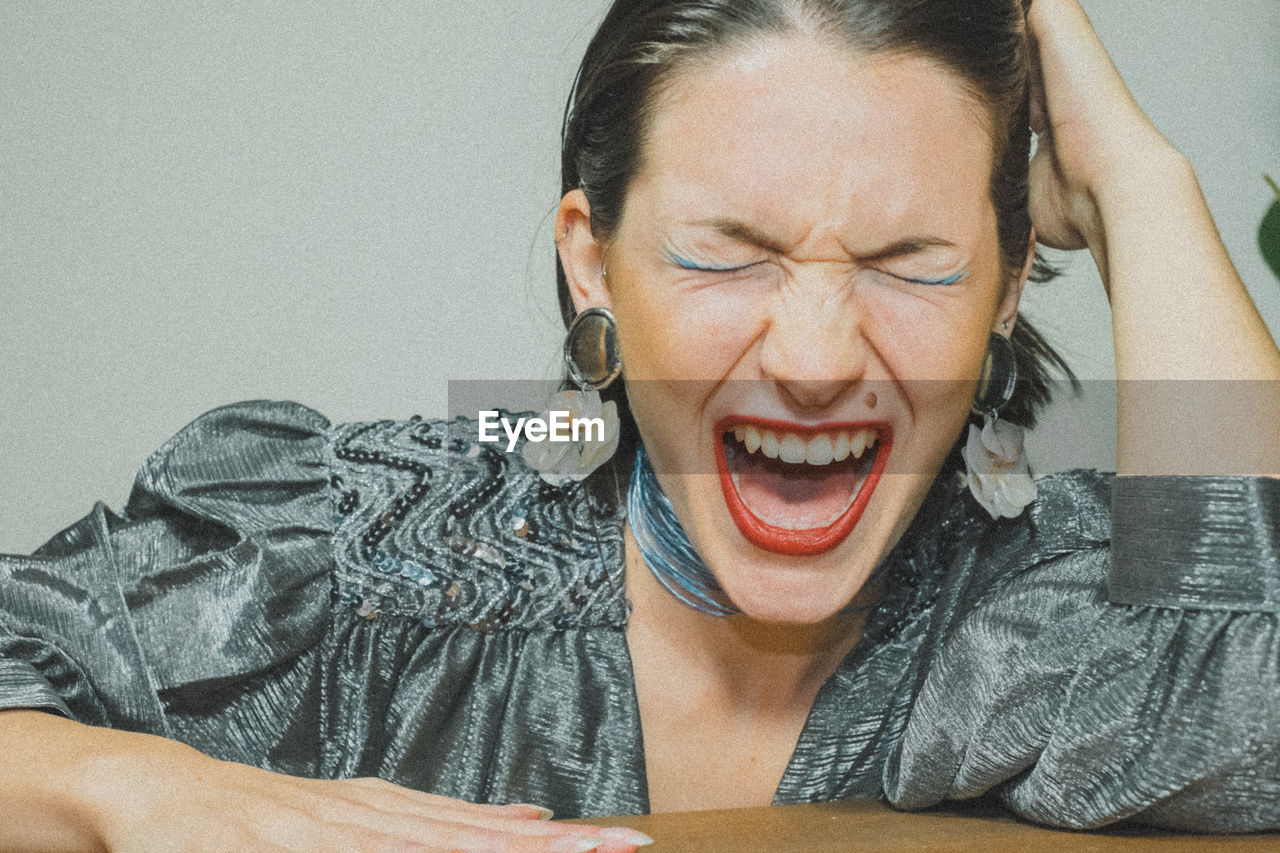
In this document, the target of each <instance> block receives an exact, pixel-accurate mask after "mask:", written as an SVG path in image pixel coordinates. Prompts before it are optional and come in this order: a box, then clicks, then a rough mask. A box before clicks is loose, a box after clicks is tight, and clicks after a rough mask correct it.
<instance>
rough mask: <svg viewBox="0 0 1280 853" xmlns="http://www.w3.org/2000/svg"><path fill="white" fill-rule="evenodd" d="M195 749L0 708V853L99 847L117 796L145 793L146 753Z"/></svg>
mask: <svg viewBox="0 0 1280 853" xmlns="http://www.w3.org/2000/svg"><path fill="white" fill-rule="evenodd" d="M187 752H189V753H191V757H193V758H194V757H198V755H199V754H198V753H196V752H195V751H194V750H191V749H190V748H189V747H187V746H184V745H183V744H179V743H177V742H174V741H167V740H165V739H163V738H159V737H155V736H152V735H144V734H135V733H132V732H123V731H116V730H112V729H104V728H97V727H93V726H86V725H83V724H81V723H76V722H73V721H71V720H68V719H65V718H63V717H59V716H56V715H54V714H49V713H45V712H43V711H28V710H8V711H0V851H3V853H8V852H9V851H14V853H19V851H20V853H41V851H46V850H47V851H59V852H60V853H65V851H81V850H84V851H99V850H105V849H106V847H105V845H104V843H103V842H102V839H101V832H100V830H101V825H100V822H101V819H102V817H103V814H104V806H105V805H106V803H107V802H109V800H110V798H111V797H112V796H117V797H125V796H129V797H133V798H135V799H137V798H140V797H143V796H145V795H146V786H145V785H142V786H140V785H139V784H138V783H139V781H141V778H142V776H143V775H144V774H141V773H135V774H129V773H126V772H124V771H125V770H126V768H130V767H135V766H136V767H138V768H141V767H142V766H143V763H144V762H146V761H147V760H148V757H149V756H150V757H153V758H161V757H164V758H165V760H172V759H173V758H174V757H175V756H176V755H177V754H178V753H187Z"/></svg>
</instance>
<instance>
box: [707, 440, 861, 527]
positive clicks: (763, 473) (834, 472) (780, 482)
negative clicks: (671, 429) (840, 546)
mask: <svg viewBox="0 0 1280 853" xmlns="http://www.w3.org/2000/svg"><path fill="white" fill-rule="evenodd" d="M726 450H727V451H729V450H730V448H726ZM731 453H732V456H731V457H730V458H729V459H728V460H727V461H728V462H729V466H730V470H731V471H733V472H734V473H736V474H737V486H738V495H739V497H741V498H742V502H743V503H744V504H746V505H747V509H749V510H751V512H752V514H753V515H755V516H756V517H757V518H759V519H760V520H761V521H764V522H766V523H768V524H772V525H775V526H778V527H787V528H790V529H793V530H802V529H806V528H811V527H824V526H826V525H827V524H830V523H831V522H832V521H834V520H835V519H836V518H837V517H839V515H840V513H842V512H844V510H845V509H846V508H847V507H848V506H849V504H850V503H851V502H852V500H853V495H854V490H855V489H856V487H857V485H858V465H857V460H855V459H853V457H850V458H849V459H847V460H845V461H844V462H833V463H831V464H829V465H821V466H817V465H806V464H800V465H792V464H790V463H787V462H783V461H781V460H778V459H770V458H769V457H767V456H765V455H764V454H763V453H744V452H742V451H740V450H739V449H738V448H736V447H734V448H732V449H731Z"/></svg>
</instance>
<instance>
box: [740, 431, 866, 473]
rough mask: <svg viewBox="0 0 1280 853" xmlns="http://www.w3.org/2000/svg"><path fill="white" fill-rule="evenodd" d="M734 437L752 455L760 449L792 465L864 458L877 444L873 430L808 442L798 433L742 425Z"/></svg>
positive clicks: (821, 436) (825, 434) (820, 436)
mask: <svg viewBox="0 0 1280 853" xmlns="http://www.w3.org/2000/svg"><path fill="white" fill-rule="evenodd" d="M733 435H734V438H736V439H737V440H738V441H739V442H740V443H741V444H742V445H743V446H744V447H746V449H747V452H748V453H755V452H756V451H757V450H759V451H762V452H763V453H764V455H765V456H768V457H769V458H770V459H781V460H782V461H783V462H789V463H791V464H792V465H799V464H800V463H802V462H807V463H808V464H810V465H826V464H828V463H829V462H841V461H843V460H845V459H848V458H849V457H850V456H853V457H854V458H855V459H860V458H861V457H862V454H863V452H864V451H866V449H867V448H868V447H874V446H875V443H876V431H875V430H874V429H870V428H867V429H856V430H840V431H837V432H822V433H818V434H817V435H814V436H811V437H809V438H808V439H806V438H803V437H801V436H800V435H797V434H796V433H794V432H781V433H779V432H774V431H773V430H770V429H762V428H760V427H757V426H753V425H751V424H738V425H737V426H736V427H734V428H733Z"/></svg>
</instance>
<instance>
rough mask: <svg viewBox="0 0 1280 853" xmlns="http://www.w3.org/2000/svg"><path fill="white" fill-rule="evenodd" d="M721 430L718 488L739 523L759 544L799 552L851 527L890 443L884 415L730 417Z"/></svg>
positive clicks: (839, 537) (816, 548) (834, 539)
mask: <svg viewBox="0 0 1280 853" xmlns="http://www.w3.org/2000/svg"><path fill="white" fill-rule="evenodd" d="M716 430H717V432H718V433H719V435H720V441H719V442H717V444H716V465H717V466H718V468H719V472H720V488H721V490H722V491H723V492H724V499H725V504H726V505H727V506H728V508H729V515H730V516H731V517H732V518H733V520H734V523H735V524H737V525H738V529H739V530H740V531H741V532H742V535H743V536H744V537H745V538H746V539H747V541H749V542H751V543H752V544H753V545H755V546H756V547H758V548H763V549H764V550H766V551H773V552H775V553H779V554H788V555H791V556H798V557H799V556H810V555H813V554H821V553H823V552H825V551H829V550H831V549H832V548H834V547H836V546H837V545H839V544H840V543H841V542H843V541H844V540H845V539H846V538H847V537H848V536H849V534H850V533H852V532H853V528H854V527H855V526H856V525H857V523H858V519H859V518H861V517H862V511H863V510H864V509H865V508H866V505H867V502H868V501H869V500H870V499H871V494H872V492H874V491H875V487H876V483H877V482H879V479H880V473H881V471H883V470H884V466H885V462H886V461H887V459H888V457H889V449H890V446H891V445H892V431H891V429H890V427H889V425H888V424H887V423H883V422H874V423H869V422H862V423H840V424H823V425H821V426H816V427H815V426H799V425H797V424H787V423H783V422H779V421H765V420H756V419H751V420H745V419H739V418H726V419H724V420H722V421H721V422H720V423H719V424H717V426H716Z"/></svg>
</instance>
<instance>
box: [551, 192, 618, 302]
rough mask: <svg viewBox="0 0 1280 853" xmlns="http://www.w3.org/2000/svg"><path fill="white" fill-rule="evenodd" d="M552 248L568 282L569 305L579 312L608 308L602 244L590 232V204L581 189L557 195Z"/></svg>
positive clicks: (607, 289)
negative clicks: (558, 206) (557, 254)
mask: <svg viewBox="0 0 1280 853" xmlns="http://www.w3.org/2000/svg"><path fill="white" fill-rule="evenodd" d="M556 251H557V252H559V253H560V266H562V267H563V268H564V275H565V278H566V279H567V280H568V282H569V295H570V296H572V297H573V307H574V308H575V309H577V310H578V312H579V313H581V312H582V311H585V310H586V309H588V308H611V307H612V300H610V298H609V288H608V286H607V285H606V283H605V280H604V246H603V245H602V244H601V243H599V242H597V240H596V238H595V236H594V235H593V234H592V233H591V204H590V203H589V202H588V201H587V196H586V193H584V192H583V191H582V190H572V191H570V192H568V193H565V196H564V198H562V199H560V209H559V210H558V211H557V212H556Z"/></svg>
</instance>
